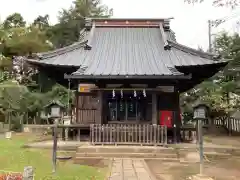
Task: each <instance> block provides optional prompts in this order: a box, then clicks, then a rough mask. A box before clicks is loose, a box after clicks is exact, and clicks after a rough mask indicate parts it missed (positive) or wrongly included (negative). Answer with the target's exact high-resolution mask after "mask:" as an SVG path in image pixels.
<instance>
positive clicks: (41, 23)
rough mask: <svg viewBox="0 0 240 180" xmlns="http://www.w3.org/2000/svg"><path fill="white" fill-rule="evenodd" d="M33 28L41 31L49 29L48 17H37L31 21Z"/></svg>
mask: <svg viewBox="0 0 240 180" xmlns="http://www.w3.org/2000/svg"><path fill="white" fill-rule="evenodd" d="M33 26H35V27H37V28H39V29H41V30H46V29H47V28H49V26H50V25H49V15H45V16H38V17H37V18H36V19H35V20H34V21H33Z"/></svg>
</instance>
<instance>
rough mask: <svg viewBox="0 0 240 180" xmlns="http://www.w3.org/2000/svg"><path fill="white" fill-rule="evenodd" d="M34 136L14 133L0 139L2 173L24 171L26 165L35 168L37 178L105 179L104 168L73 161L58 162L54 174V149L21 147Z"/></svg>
mask: <svg viewBox="0 0 240 180" xmlns="http://www.w3.org/2000/svg"><path fill="white" fill-rule="evenodd" d="M33 140H34V137H29V136H26V135H14V136H13V137H12V139H10V140H8V139H1V140H0V149H1V150H0V162H1V163H0V173H1V172H4V171H11V172H22V171H23V169H24V167H25V166H33V167H34V168H35V179H36V180H41V179H51V180H58V179H61V180H88V179H89V180H103V179H104V173H103V172H104V170H103V169H97V168H94V167H89V166H82V165H76V164H73V163H72V162H71V161H65V162H58V163H57V173H56V174H55V175H53V174H52V161H51V160H52V157H51V155H52V151H51V150H43V149H26V148H21V147H22V146H23V145H24V144H25V143H27V142H29V141H33Z"/></svg>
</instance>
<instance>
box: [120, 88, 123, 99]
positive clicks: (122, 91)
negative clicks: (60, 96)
mask: <svg viewBox="0 0 240 180" xmlns="http://www.w3.org/2000/svg"><path fill="white" fill-rule="evenodd" d="M120 93H121V98H123V90H122V89H121V91H120Z"/></svg>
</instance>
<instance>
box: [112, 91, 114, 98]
mask: <svg viewBox="0 0 240 180" xmlns="http://www.w3.org/2000/svg"><path fill="white" fill-rule="evenodd" d="M112 97H113V98H114V97H115V90H113V91H112Z"/></svg>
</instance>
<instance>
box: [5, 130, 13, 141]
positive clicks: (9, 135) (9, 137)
mask: <svg viewBox="0 0 240 180" xmlns="http://www.w3.org/2000/svg"><path fill="white" fill-rule="evenodd" d="M5 138H6V139H11V138H12V132H11V131H8V132H6V133H5Z"/></svg>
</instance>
